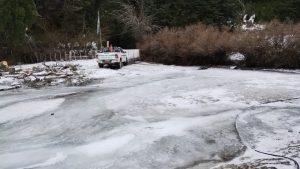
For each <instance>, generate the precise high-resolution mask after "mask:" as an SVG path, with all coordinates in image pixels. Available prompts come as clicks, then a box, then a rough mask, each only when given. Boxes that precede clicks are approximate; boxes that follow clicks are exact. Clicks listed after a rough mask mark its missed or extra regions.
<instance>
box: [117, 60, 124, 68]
mask: <svg viewBox="0 0 300 169" xmlns="http://www.w3.org/2000/svg"><path fill="white" fill-rule="evenodd" d="M122 67H123V62H122V61H120V62H119V64H118V65H117V68H118V69H121V68H122Z"/></svg>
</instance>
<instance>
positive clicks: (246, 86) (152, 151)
mask: <svg viewBox="0 0 300 169" xmlns="http://www.w3.org/2000/svg"><path fill="white" fill-rule="evenodd" d="M72 63H73V64H80V65H81V69H82V71H84V72H85V73H86V74H88V75H89V76H90V77H92V78H94V79H102V80H101V82H99V83H97V81H96V82H95V83H93V84H92V85H89V86H83V87H47V88H43V89H39V90H36V89H18V90H13V91H6V92H1V93H0V133H1V134H0V159H1V163H0V168H3V169H10V168H47V169H50V168H60V169H68V168H74V169H76V168H78V169H82V168H87V169H88V168H107V169H119V168H130V169H140V168H143V169H154V168H155V169H156V168H161V169H169V168H181V167H182V168H189V167H193V168H200V169H201V168H203V166H205V167H204V168H210V167H213V166H216V165H218V164H223V163H226V161H227V160H232V159H233V158H234V157H236V156H239V155H241V158H239V157H237V158H235V159H233V160H232V161H231V162H230V163H233V164H242V163H244V162H255V160H257V159H271V158H273V157H269V156H265V155H261V154H258V153H256V152H253V151H251V150H249V149H248V150H247V151H246V152H245V154H244V155H242V154H243V145H242V144H241V142H240V140H239V138H238V136H237V133H236V130H235V127H234V124H235V119H236V116H237V115H238V114H243V113H246V114H248V113H249V115H247V116H245V118H241V119H240V120H241V121H240V124H241V125H245V127H244V129H245V130H244V135H243V136H245V137H247V140H249V142H248V144H251V145H254V146H255V147H257V148H260V150H265V151H268V150H270V151H271V150H272V151H279V149H281V148H285V147H282V146H281V145H285V144H289V143H290V142H291V141H295V140H296V139H298V136H295V137H293V136H294V135H296V133H297V131H298V130H299V129H300V126H299V125H298V124H299V123H297V119H298V118H295V120H296V121H295V120H293V119H292V118H288V117H287V116H284V114H288V115H290V116H291V117H294V116H295V115H297V111H296V110H297V108H296V107H297V103H293V102H292V101H280V102H278V101H279V100H284V99H290V98H296V97H299V95H300V89H299V85H300V75H299V74H289V73H273V72H262V71H241V70H226V69H215V68H212V69H207V70H198V67H180V66H164V65H159V64H148V63H139V64H134V65H130V66H126V67H124V68H122V69H120V70H110V69H99V68H98V66H97V63H96V61H95V60H87V61H74V62H72ZM47 64H48V63H47ZM37 65H38V64H34V65H21V67H22V68H29V67H32V66H37ZM276 101H277V102H276ZM269 102H274V103H269ZM266 103H268V104H266ZM263 107H266V108H263ZM287 107H288V109H284V108H287ZM271 110H272V111H271ZM273 110H274V111H273ZM275 110H276V111H275ZM285 110H292V111H288V112H286V111H285ZM272 112H275V113H272ZM298 112H299V111H298ZM52 113H53V115H52V116H51V114H52ZM252 113H254V114H253V115H252ZM257 113H258V114H257ZM264 113H265V114H264ZM246 114H245V115H246ZM256 114H257V115H256ZM262 119H268V120H266V121H265V122H261V121H262ZM281 119H284V120H283V121H281ZM249 120H252V121H251V122H252V124H261V125H262V126H260V129H264V130H263V131H259V130H257V129H256V128H253V127H247V124H248V122H249ZM254 126H255V125H254ZM267 126H268V127H267ZM258 127H259V126H258ZM288 130H292V131H293V132H292V133H289V132H288ZM268 131H272V132H271V133H268ZM278 135H280V136H281V135H282V136H284V137H282V138H281V140H277V141H274V139H275V140H276V139H277V136H278ZM263 136H265V137H263ZM267 138H269V139H267ZM284 138H287V139H284ZM270 141H272V143H273V144H270V145H267V144H266V143H267V142H270ZM266 149H267V150H266ZM276 153H277V152H276ZM282 153H284V152H282ZM293 153H295V154H297V151H294V150H293ZM286 155H289V154H286ZM243 157H244V158H243ZM243 159H244V160H243ZM245 159H248V161H246V160H245ZM226 164H229V163H226ZM274 165H275V166H279V168H280V167H282V166H283V167H286V168H288V167H293V166H292V165H283V164H279V163H278V164H274Z"/></svg>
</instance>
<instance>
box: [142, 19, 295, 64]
mask: <svg viewBox="0 0 300 169" xmlns="http://www.w3.org/2000/svg"><path fill="white" fill-rule="evenodd" d="M299 30H300V25H285V24H283V23H280V22H277V21H273V22H271V23H269V24H267V25H266V29H265V30H263V31H251V32H249V31H242V30H238V31H234V32H232V31H230V29H229V28H227V27H223V28H219V27H213V26H207V25H203V24H197V25H191V26H187V27H185V28H165V29H163V30H161V31H159V32H158V33H156V34H152V35H147V36H144V37H143V38H142V40H141V41H140V42H139V43H138V47H139V48H140V49H141V56H142V59H143V60H145V61H151V62H159V63H164V64H176V65H228V64H232V62H231V61H230V60H229V59H228V55H229V54H231V53H232V52H240V53H242V54H244V55H245V56H246V60H245V66H247V67H274V68H299V67H300V54H299V49H300V48H299V45H300V41H299V35H300V34H299Z"/></svg>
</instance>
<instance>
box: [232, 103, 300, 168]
mask: <svg viewBox="0 0 300 169" xmlns="http://www.w3.org/2000/svg"><path fill="white" fill-rule="evenodd" d="M299 99H300V97H295V98H288V99H279V100H275V101H269V102H265V103H262V104H260V105H265V104H269V103H277V102H285V101H292V100H299ZM255 107H258V106H255ZM251 108H254V107H250V108H248V109H251ZM244 114H246V112H244V113H242V114H238V115H237V116H236V119H235V130H236V132H237V135H238V137H239V139H240V140H241V143H242V144H243V145H244V146H246V147H247V148H249V149H251V150H253V151H255V152H257V153H260V154H264V155H268V156H272V157H280V158H284V159H287V160H288V161H292V162H293V163H294V164H295V168H296V169H300V166H299V163H298V162H297V161H296V160H295V159H293V158H290V157H286V156H282V155H278V154H272V153H267V152H264V151H260V150H256V149H255V148H253V147H249V146H247V144H245V141H243V139H242V137H241V134H240V133H241V132H240V130H239V126H238V120H239V118H240V116H241V115H244Z"/></svg>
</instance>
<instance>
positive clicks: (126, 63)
mask: <svg viewBox="0 0 300 169" xmlns="http://www.w3.org/2000/svg"><path fill="white" fill-rule="evenodd" d="M124 65H125V66H127V65H128V60H127V58H126V62H125V63H124Z"/></svg>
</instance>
